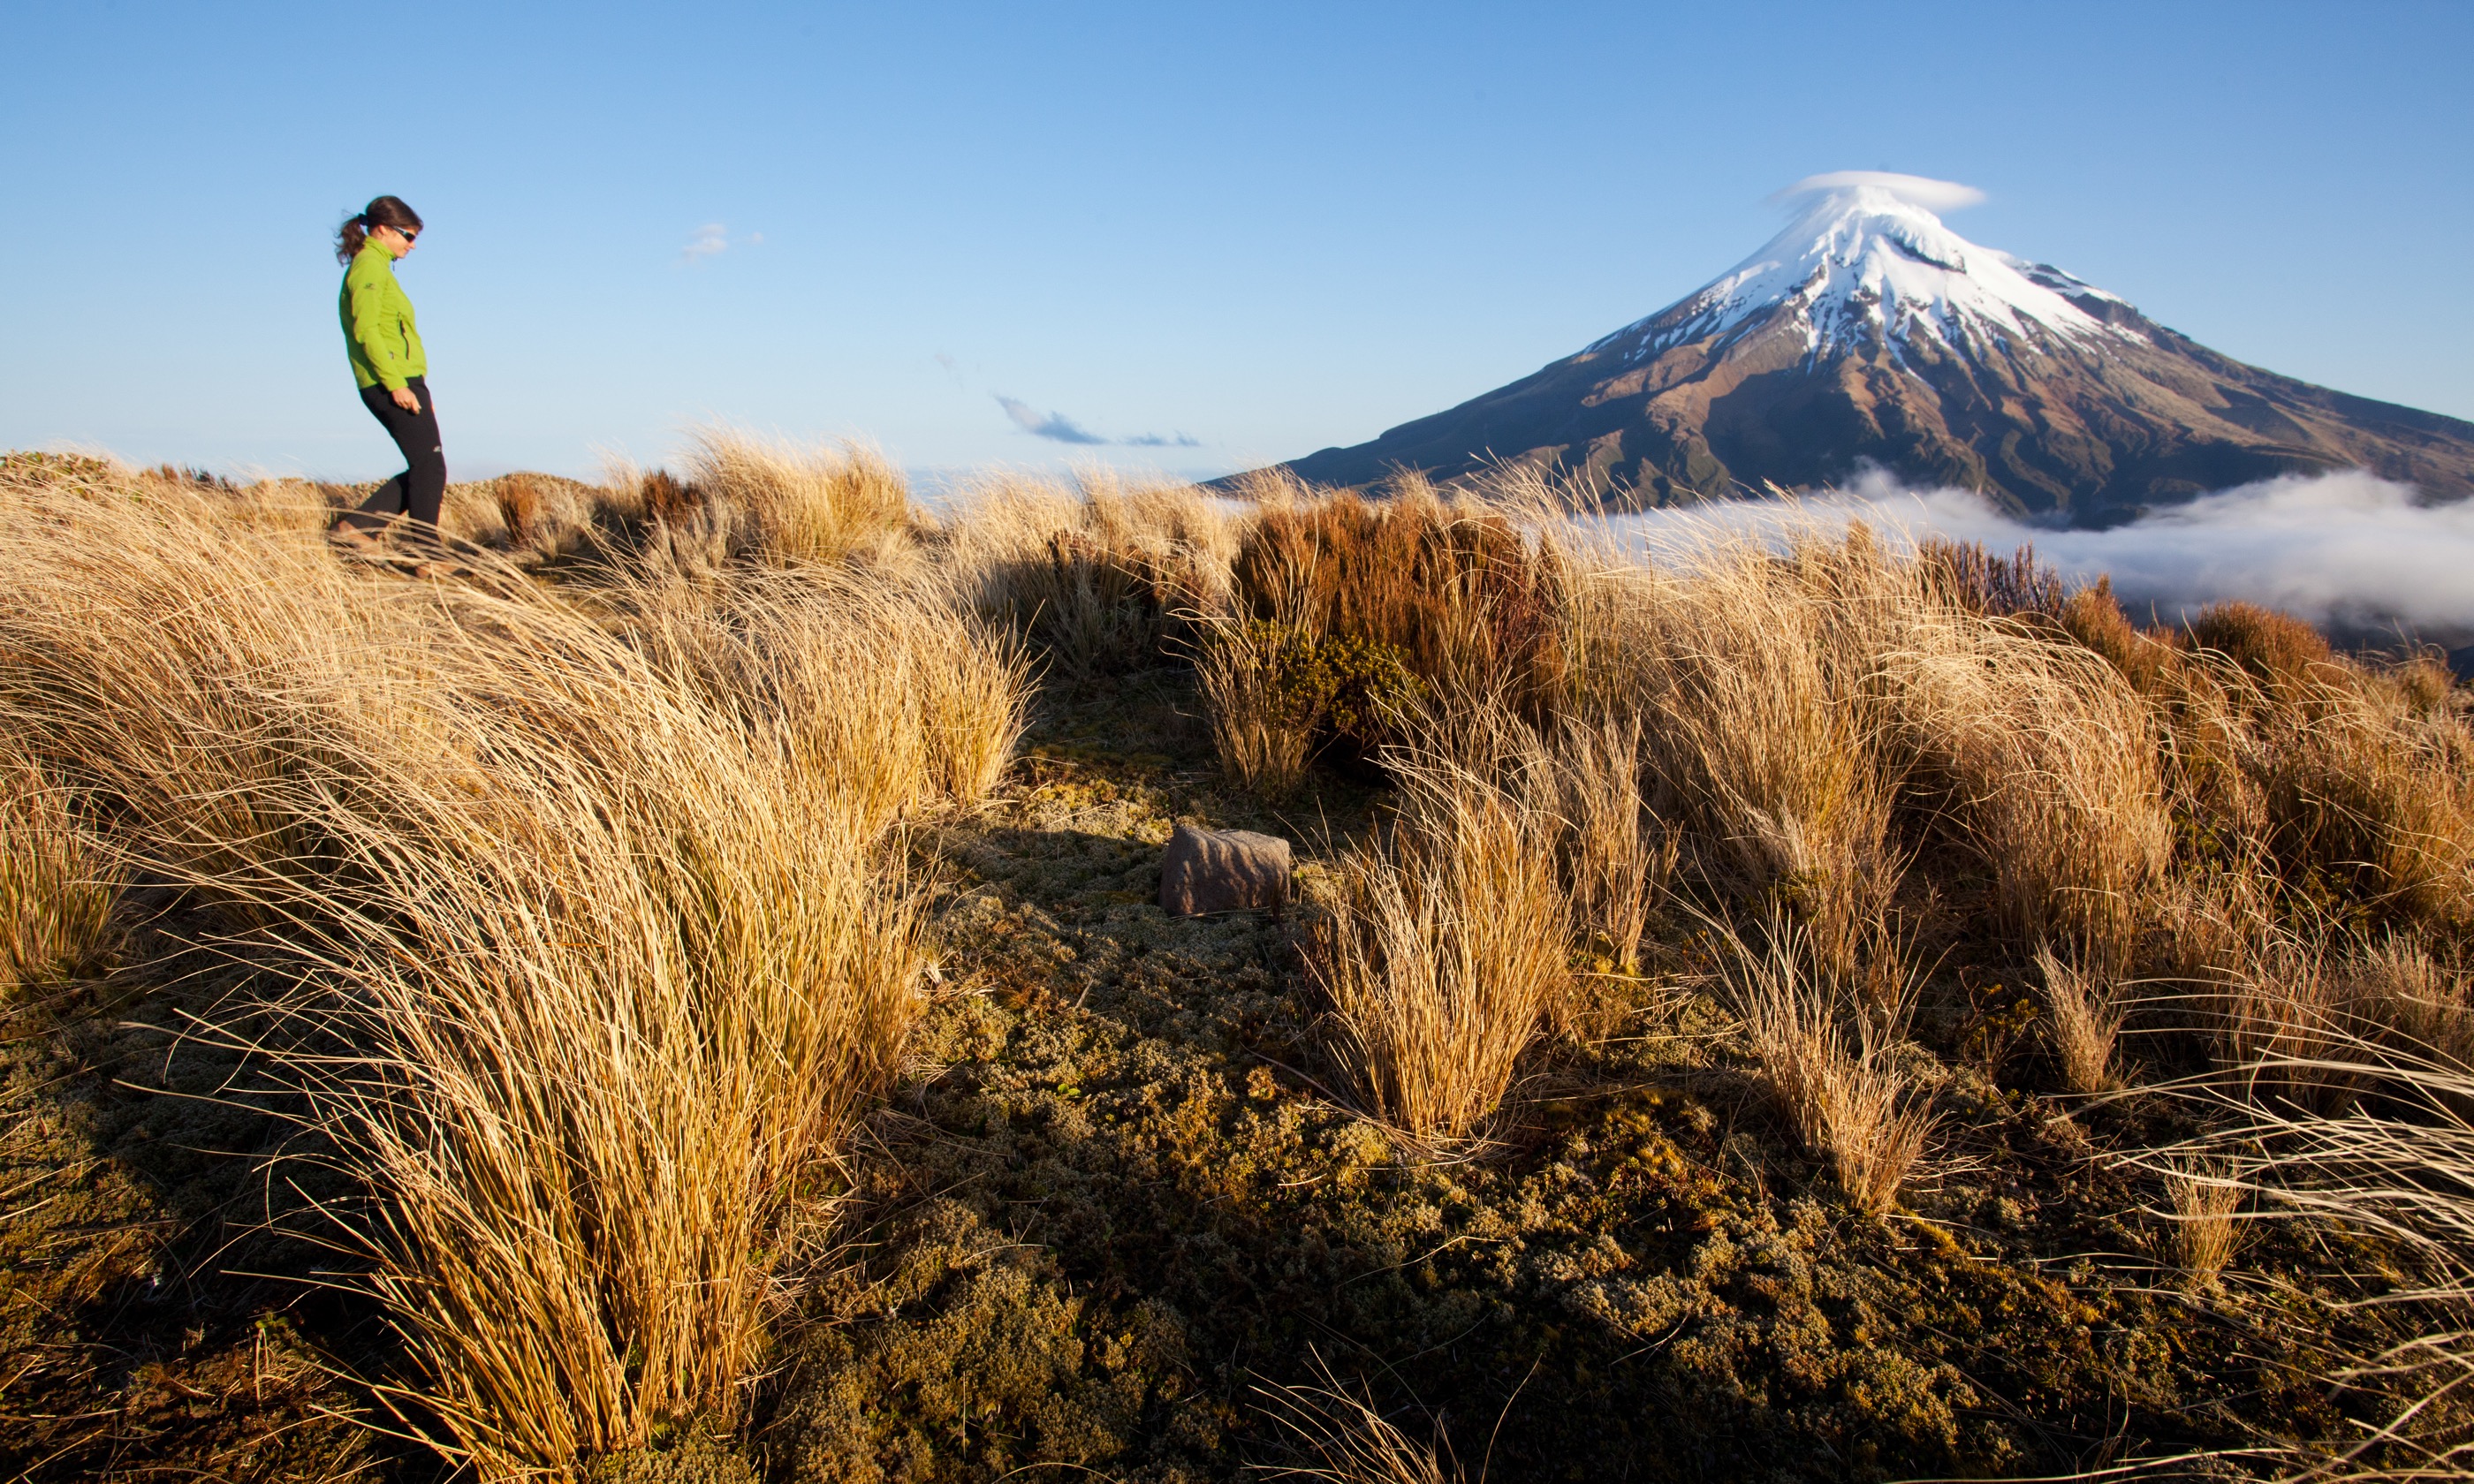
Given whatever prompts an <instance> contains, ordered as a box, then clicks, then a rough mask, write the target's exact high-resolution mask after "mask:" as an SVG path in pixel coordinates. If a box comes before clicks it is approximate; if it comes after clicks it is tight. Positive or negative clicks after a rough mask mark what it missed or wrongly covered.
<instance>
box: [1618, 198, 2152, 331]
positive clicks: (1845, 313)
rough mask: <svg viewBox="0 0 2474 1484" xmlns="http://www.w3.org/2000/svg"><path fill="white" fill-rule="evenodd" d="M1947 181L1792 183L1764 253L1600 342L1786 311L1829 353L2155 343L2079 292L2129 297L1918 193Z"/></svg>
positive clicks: (1728, 324)
mask: <svg viewBox="0 0 2474 1484" xmlns="http://www.w3.org/2000/svg"><path fill="white" fill-rule="evenodd" d="M1946 183H1947V182H1944V181H1939V180H1922V179H1920V178H1918V177H1915V176H1897V175H1889V174H1886V173H1876V172H1872V171H1863V172H1846V173H1842V174H1840V175H1837V176H1821V177H1815V178H1814V179H1813V180H1807V181H1802V182H1800V183H1798V184H1797V185H1795V186H1791V187H1789V188H1788V192H1787V194H1789V195H1791V196H1796V197H1801V198H1803V199H1805V200H1806V201H1807V203H1808V204H1807V205H1806V206H1805V207H1804V208H1803V209H1801V210H1800V211H1798V212H1797V213H1796V215H1795V219H1794V220H1793V221H1791V222H1789V223H1788V224H1787V227H1786V229H1785V230H1784V231H1782V232H1780V233H1779V234H1778V235H1777V236H1776V237H1773V238H1771V239H1770V240H1769V242H1768V243H1767V244H1766V245H1765V246H1764V247H1762V249H1761V250H1760V251H1758V252H1756V253H1754V254H1753V255H1752V256H1750V257H1748V258H1746V259H1744V260H1743V261H1742V262H1740V263H1737V264H1736V265H1735V266H1734V267H1733V268H1731V269H1729V270H1727V272H1726V273H1724V274H1721V275H1719V276H1718V277H1717V278H1716V279H1715V280H1714V281H1712V282H1710V284H1708V285H1707V286H1706V287H1704V288H1703V289H1701V291H1700V292H1698V293H1696V294H1693V295H1690V296H1689V297H1687V298H1686V299H1684V300H1682V301H1681V302H1679V303H1677V304H1675V305H1674V306H1672V307H1671V308H1668V309H1666V310H1663V311H1661V313H1659V314H1657V315H1654V316H1652V317H1651V318H1649V319H1647V320H1643V321H1640V322H1639V323H1635V324H1628V325H1626V326H1624V327H1623V328H1622V329H1619V330H1617V331H1615V332H1614V333H1613V334H1612V335H1609V336H1608V337H1606V338H1605V339H1604V340H1601V341H1599V342H1598V343H1597V344H1595V345H1593V346H1591V347H1589V349H1590V350H1593V351H1597V352H1600V353H1604V354H1614V355H1620V356H1622V357H1623V358H1624V359H1625V360H1627V361H1638V360H1643V359H1646V358H1647V357H1649V356H1652V355H1656V354H1657V353H1658V352H1660V351H1661V350H1666V349H1669V348H1672V347H1676V346H1680V345H1683V344H1685V343H1686V342H1687V341H1695V340H1715V339H1722V338H1724V337H1725V336H1726V335H1727V334H1728V332H1729V331H1731V330H1734V329H1736V328H1738V327H1741V326H1744V325H1747V324H1749V323H1752V322H1754V321H1756V320H1759V319H1763V318H1765V317H1767V316H1770V315H1772V314H1785V315H1787V316H1789V317H1791V318H1792V319H1794V320H1795V321H1796V322H1797V323H1801V324H1802V325H1803V326H1804V332H1805V347H1806V349H1807V351H1809V352H1810V353H1812V354H1815V355H1826V354H1828V353H1829V352H1830V351H1831V350H1832V349H1834V348H1836V347H1840V346H1850V345H1856V344H1860V343H1862V342H1863V341H1866V340H1882V339H1886V340H1888V341H1889V342H1890V343H1891V344H1893V345H1897V344H1902V343H1904V342H1906V341H1908V340H1911V339H1913V338H1914V337H1916V336H1918V335H1928V336H1931V337H1932V338H1934V339H1935V340H1938V341H1940V342H1942V343H1943V344H1945V345H1949V346H1967V345H1976V346H1979V347H1984V346H1992V345H1996V344H1999V343H2001V342H2002V341H2004V340H2017V339H2020V338H2022V337H2025V336H2032V335H2035V334H2038V333H2043V334H2049V335H2061V336H2066V337H2072V338H2098V339H2100V338H2102V337H2104V336H2107V335H2118V336H2123V337H2126V338H2128V339H2132V340H2137V341H2140V342H2141V343H2142V344H2145V343H2146V341H2145V337H2143V336H2141V335H2140V334H2139V332H2138V331H2136V330H2132V329H2127V328H2124V327H2122V326H2119V325H2114V324H2109V323H2106V322H2105V321H2103V320H2099V319H2098V318H2097V317H2096V316H2094V315H2092V314H2090V313H2088V312H2087V311H2086V310H2084V309H2081V308H2080V307H2079V306H2078V305H2076V304H2074V303H2073V302H2071V300H2070V299H2069V298H2068V297H2066V296H2067V294H2069V293H2076V294H2080V295H2096V296H2098V297H2099V298H2102V299H2112V300H2113V301H2114V302H2115V303H2121V302H2122V300H2121V299H2114V296H2112V295H2110V294H2106V293H2104V292H2103V291H2102V290H2100V289H2096V288H2092V287H2090V286H2089V285H2087V284H2084V283H2081V282H2079V280H2077V279H2076V278H2073V277H2071V276H2070V275H2067V274H2063V273H2061V272H2060V271H2059V270H2057V269H2051V268H2044V267H2041V266H2038V265H2035V264H2030V263H2025V262H2023V261H2021V260H2020V259H2018V258H2015V257H2012V256H2011V255H2010V254H2009V253H2007V252H1998V251H1993V250H1992V249H1990V248H1979V247H1977V245H1976V244H1975V243H1972V242H1970V241H1968V240H1967V239H1966V238H1964V237H1961V236H1960V235H1959V234H1958V233H1956V232H1954V231H1952V230H1951V229H1950V228H1949V227H1945V226H1944V225H1942V220H1941V218H1939V217H1937V216H1935V215H1933V213H1932V212H1931V211H1929V210H1928V209H1927V208H1926V207H1925V205H1924V204H1922V203H1919V202H1917V201H1915V200H1912V199H1910V198H1911V197H1913V196H1917V195H1922V194H1925V193H1924V192H1923V191H1921V190H1919V189H1918V187H1926V186H1943V185H1945V184H1946ZM2040 280H2041V281H2040Z"/></svg>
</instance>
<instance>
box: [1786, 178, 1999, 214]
mask: <svg viewBox="0 0 2474 1484" xmlns="http://www.w3.org/2000/svg"><path fill="white" fill-rule="evenodd" d="M1859 185H1870V186H1874V187H1877V188H1879V189H1880V190H1885V191H1887V192H1889V193H1890V194H1891V195H1893V196H1896V197H1897V198H1899V200H1901V201H1904V202H1905V203H1908V204H1909V205H1915V206H1922V207H1924V208H1925V209H1926V210H1927V211H1935V212H1939V211H1956V210H1958V209H1959V208H1960V207H1962V206H1973V205H1975V204H1976V203H1978V202H1980V201H1982V200H1983V199H1984V193H1983V192H1982V191H1979V190H1977V188H1976V187H1975V186H1973V185H1961V184H1959V183H1958V182H1957V181H1956V180H1933V179H1932V178H1930V177H1928V176H1903V175H1900V174H1898V173H1897V172H1895V171H1889V170H1832V171H1828V172H1826V173H1824V174H1822V175H1817V176H1806V177H1805V178H1804V179H1803V180H1798V181H1796V182H1795V183H1794V184H1793V185H1790V186H1788V187H1787V188H1786V189H1784V190H1783V191H1781V192H1779V193H1778V194H1777V195H1776V196H1773V197H1771V198H1770V199H1771V200H1773V201H1790V200H1793V199H1794V198H1796V197H1798V196H1811V195H1817V194H1819V193H1822V192H1825V191H1848V190H1854V189H1855V188H1856V187H1857V186H1859Z"/></svg>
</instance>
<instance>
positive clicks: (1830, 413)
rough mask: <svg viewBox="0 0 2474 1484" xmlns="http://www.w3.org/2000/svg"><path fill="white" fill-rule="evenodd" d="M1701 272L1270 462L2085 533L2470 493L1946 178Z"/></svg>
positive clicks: (2465, 466) (2368, 406) (1862, 179)
mask: <svg viewBox="0 0 2474 1484" xmlns="http://www.w3.org/2000/svg"><path fill="white" fill-rule="evenodd" d="M1794 191H1795V193H1796V194H1797V195H1799V196H1801V197H1803V198H1804V199H1805V200H1806V203H1807V204H1806V205H1805V206H1804V208H1803V209H1802V210H1801V211H1800V213H1799V214H1798V215H1797V217H1796V219H1795V220H1794V222H1793V223H1791V224H1790V225H1789V226H1788V227H1787V228H1786V229H1785V230H1784V231H1783V232H1781V233H1780V234H1779V235H1778V236H1777V237H1776V238H1774V239H1773V240H1772V241H1771V242H1770V243H1769V244H1768V245H1767V246H1766V247H1764V248H1762V250H1761V251H1758V252H1757V253H1755V254H1753V255H1752V256H1751V257H1749V258H1747V259H1745V260H1744V261H1743V262H1742V263H1741V264H1738V265H1737V266H1736V267H1735V268H1734V270H1732V271H1730V272H1729V273H1728V274H1726V275H1724V276H1722V277H1720V278H1718V279H1717V280H1716V281H1714V282H1712V283H1710V285H1709V286H1707V287H1705V288H1703V289H1701V290H1700V291H1699V292H1697V293H1695V294H1692V295H1690V296H1688V297H1686V299H1682V300H1681V301H1679V302H1677V303H1675V304H1673V305H1671V306H1669V307H1667V308H1665V309H1662V310H1660V311H1659V312H1658V313H1657V314H1654V315H1652V316H1650V317H1649V318H1648V319H1646V320H1642V321H1639V322H1637V323H1633V324H1630V325H1627V326H1625V327H1624V328H1622V329H1620V330H1617V331H1615V332H1614V333H1613V334H1612V335H1609V336H1607V337H1606V338H1605V339H1603V340H1601V341H1599V342H1597V343H1596V344H1595V345H1592V346H1590V347H1588V348H1586V349H1584V350H1582V351H1581V352H1580V353H1579V354H1577V355H1573V356H1568V357H1566V358H1564V360H1561V361H1557V362H1555V363H1554V364H1553V365H1551V366H1548V367H1546V368H1544V369H1543V370H1541V371H1537V372H1535V373H1534V374H1532V375H1528V376H1524V377H1522V378H1521V379H1520V380H1518V381H1516V382H1514V383H1512V384H1511V385H1510V386H1506V387H1501V388H1498V389H1496V390H1494V391H1492V392H1489V393H1487V394H1486V395H1483V396H1479V397H1474V398H1472V399H1470V400H1469V401H1467V402H1463V403H1462V404H1461V405H1460V406H1458V407H1455V408H1452V409H1451V410H1450V411H1448V412H1441V413H1437V414H1435V415H1434V416H1433V417H1430V418H1420V419H1418V420H1417V421H1415V422H1407V423H1403V424H1401V425H1400V426H1398V427H1395V428H1393V429H1392V430H1390V431H1389V432H1387V433H1385V434H1384V435H1383V436H1382V437H1380V438H1378V439H1375V440H1374V441H1373V442H1372V443H1359V444H1357V445H1356V446H1355V447H1351V448H1325V449H1323V450H1322V451H1321V452H1318V453H1313V454H1309V455H1307V456H1306V457H1304V458H1301V459H1298V460H1296V461H1294V462H1292V463H1290V464H1288V465H1285V466H1282V467H1285V468H1287V469H1288V470H1290V471H1292V472H1294V473H1295V474H1297V475H1298V476H1299V477H1301V478H1304V479H1307V480H1311V481H1313V482H1315V483H1318V484H1329V485H1341V486H1357V487H1363V486H1369V485H1372V484H1375V483H1377V482H1379V481H1381V480H1383V479H1385V478H1386V477H1388V476H1389V475H1390V474H1392V473H1393V472H1394V471H1395V470H1397V469H1403V468H1406V469H1417V470H1421V471H1423V472H1425V473H1427V474H1429V475H1430V476H1432V477H1434V478H1436V479H1439V480H1444V481H1449V480H1453V479H1456V478H1461V477H1465V476H1467V475H1469V474H1472V473H1474V472H1476V471H1478V470H1480V469H1483V468H1485V467H1489V466H1491V465H1498V464H1508V465H1523V464H1533V465H1540V466H1545V467H1550V468H1552V469H1554V470H1555V471H1556V472H1558V473H1560V474H1561V475H1563V476H1564V478H1566V479H1567V480H1568V481H1569V482H1570V483H1571V484H1572V485H1573V486H1574V488H1575V492H1576V494H1577V496H1578V497H1579V498H1581V499H1582V500H1585V501H1594V502H1595V503H1597V504H1598V505H1599V506H1601V507H1602V508H1609V509H1630V508H1640V507H1650V506H1663V505H1675V504H1687V503H1691V502H1694V501H1698V500H1704V499H1710V498H1714V497H1724V496H1731V495H1737V494H1744V493H1751V492H1757V491H1759V490H1760V489H1761V488H1762V487H1763V486H1765V485H1771V484H1776V485H1779V486H1782V487H1783V488H1786V489H1789V490H1798V489H1812V488H1816V487H1819V486H1824V485H1832V484H1837V483H1840V482H1843V481H1845V480H1847V479H1848V478H1850V477H1851V476H1853V475H1855V474H1856V473H1857V472H1859V471H1860V470H1861V469H1862V468H1863V467H1865V466H1866V465H1867V464H1872V465H1879V466H1880V467H1883V468H1886V469H1888V470H1890V471H1891V472H1893V473H1895V474H1897V475H1898V476H1899V477H1901V478H1902V479H1904V480H1905V481H1907V482H1909V483H1911V484H1917V485H1939V486H1950V487H1956V488H1960V489H1969V490H1974V491H1977V492H1979V493H1981V494H1982V495H1984V496H1986V497H1987V498H1988V499H1989V500H1990V501H1991V502H1992V503H1993V504H1994V505H1996V506H1997V507H1999V508H2001V509H2002V510H2005V511H2006V512H2008V513H2010V514H2012V515H2020V516H2025V517H2029V518H2034V519H2039V520H2044V521H2050V522H2055V523H2063V524H2071V525H2082V526H2103V525H2113V524H2118V523H2121V522H2122V521H2126V520H2131V519H2135V518H2137V517H2138V515H2140V514H2141V513H2142V512H2144V511H2145V510H2147V509H2148V508H2149V507H2151V506H2157V505H2167V504H2172V503H2175V502H2178V501H2181V500H2187V499H2189V498H2191V497H2192V496H2194V495H2197V494H2201V493H2205V492H2207V491H2214V490H2222V489H2226V488H2228V487H2231V486H2234V485H2240V484H2245V483H2248V482H2250V481H2253V480H2259V479H2266V478H2269V477H2271V476H2274V475H2279V474H2317V473H2325V472H2328V471H2330V470H2334V469H2343V468H2356V467H2360V468H2365V469H2368V470H2370V471H2371V472H2372V473H2374V474H2377V475H2379V476H2380V477H2382V478H2384V479H2392V480H2397V481H2400V482H2404V483H2410V484H2413V485H2415V486H2418V487H2419V488H2420V489H2421V490H2422V491H2423V492H2424V493H2425V494H2427V495H2430V496H2433V497H2437V498H2442V499H2451V498H2459V497H2462V496H2464V495H2466V494H2469V493H2474V423H2469V422H2463V421H2461V420H2459V419H2455V418H2446V417H2441V416H2440V415H2438V414H2437V413H2428V412H2420V411H2417V410H2415V409H2413V408H2411V407H2399V406H2396V405H2395V404H2393V403H2389V402H2378V401H2373V400H2371V399H2370V398H2368V397H2361V396H2349V395H2346V394H2344V393H2342V392H2332V391H2329V390H2328V389H2326V388H2324V387H2316V386H2312V385H2311V384H2309V383H2307V382H2302V381H2296V380H2294V379H2293V378H2292V377H2290V376H2280V375H2277V374H2276V373H2275V372H2273V371H2262V370H2260V369H2259V368H2258V367H2255V366H2245V365H2244V364H2243V363H2242V362H2240V361H2236V360H2233V359H2231V358H2229V357H2226V356H2223V355H2219V354H2218V353H2217V352H2216V351H2214V350H2211V349H2209V348H2208V347H2205V346H2202V345H2199V344H2197V343H2195V342H2194V341H2192V340H2190V339H2189V338H2188V337H2186V336H2183V335H2180V334H2177V333H2175V332H2174V331H2172V330H2170V329H2167V328H2166V327H2165V326H2163V325H2161V324H2158V323H2155V322H2154V321H2152V320H2150V319H2148V318H2147V316H2145V315H2143V314H2141V313H2140V312H2139V311H2138V310H2137V309H2135V308H2133V307H2131V305H2130V304H2129V303H2128V302H2127V301H2126V300H2124V299H2120V298H2118V297H2116V296H2114V295H2111V294H2108V293H2106V292H2104V291H2103V290H2101V289H2098V288H2096V287H2094V286H2093V285H2091V284H2088V283H2085V282H2082V281H2081V280H2079V279H2077V278H2074V277H2073V276H2072V275H2069V274H2066V273H2063V272H2062V271H2061V270H2059V269H2056V268H2051V267H2049V266H2046V265H2044V264H2039V263H2028V262H2025V261H2023V260H2021V259H2019V258H2015V257H2012V256H2011V255H2010V254H2008V253H2006V252H2001V251H1995V250H1993V249H1989V248H1982V247H1978V246H1977V245H1976V244H1974V243H1971V242H1969V241H1967V240H1966V239H1964V238H1962V237H1960V236H1959V235H1958V234H1957V233H1955V232H1953V231H1952V230H1951V229H1950V228H1949V227H1945V226H1943V225H1942V222H1941V220H1940V218H1939V217H1937V216H1936V215H1934V212H1933V210H1932V207H1934V206H1936V205H1938V206H1941V207H1943V208H1945V209H1947V208H1948V207H1950V206H1952V205H1957V204H1965V203H1968V202H1970V201H1973V200H1976V199H1977V196H1976V193H1975V192H1973V191H1970V190H1968V189H1967V188H1966V187H1964V186H1955V185H1952V184H1950V183H1948V182H1945V181H1936V180H1922V179H1920V178H1917V177H1913V176H1895V175H1885V174H1877V173H1874V172H1869V171H1864V172H1857V171H1850V172H1842V173H1839V174H1836V175H1830V176H1816V177H1813V178H1812V179H1811V180H1807V181H1805V182H1803V183H1802V184H1801V185H1800V186H1798V187H1795V188H1794Z"/></svg>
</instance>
